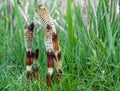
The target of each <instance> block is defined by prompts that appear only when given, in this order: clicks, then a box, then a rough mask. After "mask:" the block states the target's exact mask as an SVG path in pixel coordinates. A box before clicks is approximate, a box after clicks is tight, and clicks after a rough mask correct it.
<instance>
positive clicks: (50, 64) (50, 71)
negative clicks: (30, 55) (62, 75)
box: [46, 52, 54, 87]
mask: <svg viewBox="0 0 120 91" xmlns="http://www.w3.org/2000/svg"><path fill="white" fill-rule="evenodd" d="M46 54H47V60H48V61H47V66H48V74H47V75H46V83H47V86H48V87H52V82H51V78H52V76H53V68H54V61H53V57H54V54H53V52H46Z"/></svg>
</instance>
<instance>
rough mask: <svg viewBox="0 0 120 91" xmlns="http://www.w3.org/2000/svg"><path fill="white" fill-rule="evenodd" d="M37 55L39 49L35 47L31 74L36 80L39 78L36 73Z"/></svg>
mask: <svg viewBox="0 0 120 91" xmlns="http://www.w3.org/2000/svg"><path fill="white" fill-rule="evenodd" d="M38 55H39V49H36V50H35V52H34V62H33V76H34V78H35V79H36V80H38V79H39V75H38Z"/></svg>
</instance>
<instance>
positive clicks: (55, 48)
mask: <svg viewBox="0 0 120 91" xmlns="http://www.w3.org/2000/svg"><path fill="white" fill-rule="evenodd" d="M38 15H39V17H40V19H41V20H42V21H43V22H44V23H45V24H46V26H47V27H46V31H45V46H46V54H47V60H48V73H47V75H46V83H47V86H48V87H51V86H52V84H51V77H52V75H53V68H54V62H55V65H56V69H57V74H56V77H57V79H59V78H62V61H61V59H60V57H61V51H60V46H59V42H58V34H57V32H56V28H55V24H54V21H53V19H52V17H51V16H50V14H49V12H48V10H47V9H46V8H45V7H44V6H43V5H39V8H38Z"/></svg>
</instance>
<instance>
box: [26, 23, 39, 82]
mask: <svg viewBox="0 0 120 91" xmlns="http://www.w3.org/2000/svg"><path fill="white" fill-rule="evenodd" d="M33 29H34V24H33V23H31V24H30V25H29V26H28V29H27V30H25V33H24V40H25V46H26V70H27V83H28V84H29V83H30V81H31V80H32V77H34V78H35V79H36V80H37V79H38V61H37V60H38V53H39V50H38V49H36V50H35V52H32V42H33V35H34V33H33Z"/></svg>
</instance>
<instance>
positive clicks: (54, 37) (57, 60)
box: [52, 33, 62, 80]
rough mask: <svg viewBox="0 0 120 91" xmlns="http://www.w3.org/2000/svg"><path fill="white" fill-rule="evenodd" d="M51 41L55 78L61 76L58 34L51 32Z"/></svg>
mask: <svg viewBox="0 0 120 91" xmlns="http://www.w3.org/2000/svg"><path fill="white" fill-rule="evenodd" d="M52 41H53V47H54V55H55V56H54V61H55V65H56V69H57V74H56V77H57V79H58V80H59V79H61V78H62V61H61V51H60V46H59V41H58V34H57V33H56V34H55V33H53V34H52Z"/></svg>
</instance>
